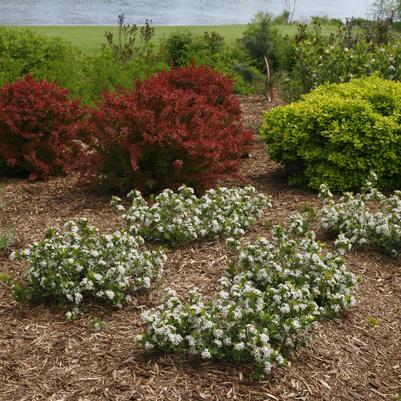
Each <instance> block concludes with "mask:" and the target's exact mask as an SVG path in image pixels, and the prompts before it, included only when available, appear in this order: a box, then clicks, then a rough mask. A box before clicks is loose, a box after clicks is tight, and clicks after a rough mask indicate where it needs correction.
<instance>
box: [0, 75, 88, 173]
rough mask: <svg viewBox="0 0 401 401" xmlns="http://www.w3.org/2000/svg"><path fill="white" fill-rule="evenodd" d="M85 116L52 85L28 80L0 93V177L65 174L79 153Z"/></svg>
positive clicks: (61, 90) (76, 103)
mask: <svg viewBox="0 0 401 401" xmlns="http://www.w3.org/2000/svg"><path fill="white" fill-rule="evenodd" d="M84 115H85V111H84V110H83V109H82V108H81V106H80V103H79V102H78V101H72V100H70V99H69V97H68V90H66V89H62V88H60V87H59V86H58V85H57V84H56V83H51V82H47V81H35V80H34V79H33V78H32V77H31V76H30V75H28V76H27V77H25V78H24V79H22V80H20V81H17V82H15V83H13V84H9V85H5V86H3V87H2V88H0V175H13V176H29V178H30V179H31V180H36V179H38V178H41V179H44V178H47V177H49V176H50V175H57V174H63V173H69V172H70V171H71V170H72V169H73V167H74V163H75V161H76V160H77V159H79V155H80V152H81V150H82V147H81V143H80V142H79V139H80V138H81V133H82V127H83V123H82V121H83V118H84Z"/></svg>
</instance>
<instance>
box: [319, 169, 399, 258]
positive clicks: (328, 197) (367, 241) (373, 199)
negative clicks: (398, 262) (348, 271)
mask: <svg viewBox="0 0 401 401" xmlns="http://www.w3.org/2000/svg"><path fill="white" fill-rule="evenodd" d="M376 182H377V179H376V177H375V176H374V175H372V176H371V178H370V179H369V180H368V182H367V185H366V187H365V188H364V189H363V191H362V192H361V193H358V194H355V195H354V194H352V193H350V192H348V193H346V194H345V195H344V196H343V197H342V198H340V199H339V200H338V201H335V200H334V199H333V195H332V194H331V192H330V190H329V188H328V187H327V186H326V185H322V187H321V193H320V196H321V198H322V199H323V202H324V208H323V209H322V211H321V220H320V225H321V227H322V228H323V229H324V230H326V231H328V232H329V233H330V234H334V235H344V236H346V237H347V238H348V239H349V240H350V242H351V244H353V245H355V246H357V247H363V248H367V247H374V248H379V249H383V250H384V251H386V252H387V253H389V254H390V255H392V256H399V255H400V254H401V191H395V192H394V194H393V195H390V196H385V195H383V194H382V193H381V192H380V191H378V190H377V189H376V188H375V187H374V185H375V183H376Z"/></svg>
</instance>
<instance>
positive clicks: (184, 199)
mask: <svg viewBox="0 0 401 401" xmlns="http://www.w3.org/2000/svg"><path fill="white" fill-rule="evenodd" d="M129 197H130V198H132V204H131V205H130V207H129V208H128V209H126V208H125V207H124V206H123V205H122V204H121V203H120V201H121V199H119V198H117V197H114V198H113V201H112V205H113V206H114V207H115V208H116V209H117V210H118V211H119V212H121V213H122V218H123V219H124V220H125V222H126V224H127V226H128V229H129V231H130V232H131V233H136V232H137V230H138V229H139V234H140V235H141V236H142V237H144V238H145V239H146V240H150V241H156V242H163V243H167V244H170V245H173V246H176V245H180V244H184V243H187V242H190V241H194V240H196V239H204V238H207V239H211V240H215V239H218V238H220V237H223V236H241V235H243V234H244V233H245V231H244V230H245V229H246V228H247V227H249V226H250V225H251V224H254V223H255V222H256V221H257V220H258V219H260V218H261V217H262V215H263V211H264V209H265V208H267V207H269V206H270V203H269V200H268V198H267V197H266V196H265V195H263V194H258V193H257V192H256V190H255V188H253V187H246V188H232V189H229V188H224V187H220V188H217V189H211V190H209V191H207V192H206V193H205V194H204V195H203V196H202V197H197V196H196V195H195V194H194V191H193V189H192V188H187V187H185V186H183V187H180V188H179V189H178V191H177V192H173V191H172V190H170V189H166V190H164V191H163V192H162V193H161V194H159V195H157V196H152V197H151V201H150V204H148V203H147V202H146V200H145V199H144V198H143V197H142V195H141V193H140V192H139V191H132V192H131V193H130V194H129Z"/></svg>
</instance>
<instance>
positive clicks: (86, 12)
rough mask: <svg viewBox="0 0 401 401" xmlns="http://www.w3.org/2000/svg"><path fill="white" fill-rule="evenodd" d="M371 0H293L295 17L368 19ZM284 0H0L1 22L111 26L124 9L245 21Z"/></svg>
mask: <svg viewBox="0 0 401 401" xmlns="http://www.w3.org/2000/svg"><path fill="white" fill-rule="evenodd" d="M372 1H373V0H297V3H296V12H295V16H296V18H299V19H306V18H308V17H310V16H312V15H325V16H330V17H336V18H342V19H345V18H346V17H351V16H354V17H366V14H367V12H368V10H369V7H370V4H371V3H372ZM284 3H285V2H284V1H283V0H247V1H246V0H170V1H162V0H0V24H16V25H114V24H115V21H116V17H117V15H118V14H121V13H124V14H125V15H126V21H127V22H129V23H137V24H138V23H143V22H144V20H145V18H150V19H152V20H153V24H154V25H212V24H241V23H242V24H244V23H247V22H249V20H250V19H251V18H252V16H253V15H255V13H256V12H258V11H265V12H269V13H271V14H279V13H280V12H281V11H282V10H283V8H284Z"/></svg>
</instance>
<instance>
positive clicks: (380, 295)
mask: <svg viewBox="0 0 401 401" xmlns="http://www.w3.org/2000/svg"><path fill="white" fill-rule="evenodd" d="M241 103H242V108H243V110H244V112H245V117H246V121H247V125H248V127H249V128H251V129H253V130H254V132H255V133H256V132H257V130H258V128H259V126H260V123H261V121H260V120H261V117H262V111H263V110H265V109H266V108H268V107H269V106H268V104H267V103H266V101H265V100H264V99H263V98H259V97H246V98H245V97H242V98H241ZM242 173H243V174H244V175H245V176H246V178H247V179H248V183H249V184H250V185H253V186H255V187H256V188H257V190H258V191H259V192H262V193H265V194H266V195H268V196H269V198H270V199H271V201H272V204H273V207H272V208H271V209H270V210H269V212H268V213H266V215H265V217H263V218H261V219H260V220H259V221H258V222H257V224H256V226H254V227H253V228H252V229H250V230H249V231H248V233H247V234H246V241H248V240H250V241H252V240H254V239H255V237H256V236H257V235H259V234H260V235H263V236H269V235H270V233H271V230H270V227H271V225H272V224H281V223H284V222H285V221H286V220H287V218H288V216H289V215H291V214H292V213H294V212H296V211H298V210H299V209H300V207H302V208H303V209H306V208H307V206H306V205H307V204H309V205H311V206H314V207H315V208H316V209H319V208H321V201H320V200H319V199H318V197H317V196H316V193H312V192H310V191H306V190H302V189H299V188H291V187H289V186H288V185H287V183H286V181H285V179H284V178H283V177H281V176H280V168H279V167H278V166H277V165H276V164H274V163H273V162H271V161H270V160H269V159H268V157H267V155H266V149H265V146H264V145H263V144H262V143H260V142H259V143H258V145H257V147H256V148H255V150H254V151H253V152H252V153H251V155H250V157H249V158H248V159H245V160H244V161H243V164H242ZM73 182H74V178H73V177H70V178H56V179H51V180H49V181H47V182H35V183H27V182H26V181H22V180H15V179H6V180H4V181H3V182H2V186H3V187H4V203H5V208H4V209H3V210H2V211H1V213H0V226H14V227H15V232H16V245H15V249H16V248H18V249H24V248H25V246H26V245H27V244H29V243H31V242H33V241H35V240H39V239H41V238H42V234H43V228H44V227H48V226H58V227H62V226H63V224H64V223H65V222H66V221H68V220H71V219H74V220H76V219H79V218H82V217H86V218H88V219H89V221H90V222H91V224H93V225H95V226H97V227H99V228H100V231H101V232H110V231H113V230H115V229H118V228H119V227H121V225H122V221H121V220H120V218H119V217H118V214H116V213H115V211H113V209H112V208H110V206H109V203H110V197H109V196H108V195H99V194H96V193H94V192H89V191H88V190H87V189H85V188H82V187H81V188H79V187H78V188H77V187H75V186H74V185H73ZM168 257H169V260H168V262H167V264H166V266H165V273H164V276H163V278H162V282H161V284H160V287H158V288H156V289H155V290H153V291H150V292H146V293H143V294H139V295H138V297H135V299H134V300H133V302H132V303H131V304H130V305H129V306H127V307H126V308H124V309H122V310H118V311H116V312H113V313H111V310H108V309H107V308H104V307H101V308H99V307H98V306H96V304H93V305H92V304H89V305H87V313H86V314H85V315H84V316H83V317H82V318H80V319H78V320H76V321H75V322H73V323H67V322H64V321H62V319H60V315H61V313H60V312H61V311H60V308H59V307H56V306H54V307H50V308H49V307H48V306H43V305H36V306H34V307H31V306H30V307H25V306H21V305H20V304H18V303H16V302H15V301H14V300H13V299H12V297H11V294H10V292H9V290H8V288H5V287H0V321H1V322H2V324H1V327H0V345H1V346H0V383H1V384H2V385H1V387H0V399H5V400H21V399H24V398H25V399H35V400H59V399H66V400H79V399H80V398H81V399H85V400H109V399H112V400H132V399H135V400H163V399H166V400H179V399H184V400H230V399H233V400H234V399H236V400H248V399H251V400H257V401H262V400H269V399H272V400H280V401H281V400H296V399H304V400H308V401H309V400H316V401H317V400H319V401H320V400H324V401H333V400H375V401H378V400H393V399H394V398H395V395H396V394H397V392H398V393H399V385H400V381H401V366H400V360H399V356H400V354H401V338H400V333H401V318H400V310H401V294H400V291H399V288H400V286H401V270H400V262H399V259H394V258H390V257H387V256H385V255H383V254H382V253H380V252H376V251H370V250H369V251H368V250H366V251H360V250H358V251H355V252H354V251H352V252H350V253H348V254H347V255H346V262H347V265H348V268H349V269H350V270H351V271H352V272H353V273H355V274H357V275H360V276H362V282H361V284H360V288H359V292H358V294H357V302H358V306H357V307H356V308H353V309H351V310H350V312H348V313H347V315H345V316H344V317H342V318H341V319H340V320H332V321H322V322H320V323H319V324H318V326H317V327H316V328H315V329H314V332H313V336H314V341H313V342H312V343H311V345H310V346H309V347H308V348H303V349H302V350H300V351H299V352H298V353H297V354H296V355H295V357H294V358H293V359H292V361H291V362H292V366H290V367H283V368H276V369H275V370H274V371H273V372H272V374H271V375H269V376H267V377H266V378H265V379H262V380H260V381H255V380H251V375H252V373H253V371H254V367H253V366H249V368H248V367H247V366H245V367H244V366H243V365H242V366H240V367H238V366H235V365H233V364H228V363H221V362H217V363H216V362H212V361H204V362H199V361H197V360H192V359H187V358H186V357H182V356H180V355H162V356H161V355H158V354H156V353H154V354H150V353H149V351H146V350H143V349H142V348H141V347H139V346H137V345H135V343H134V342H133V338H134V336H135V335H136V334H141V333H142V332H143V325H142V323H141V320H140V315H141V312H142V311H143V310H145V309H149V308H152V307H155V306H157V305H159V304H160V299H161V296H162V294H163V288H166V287H171V288H173V289H174V290H176V291H177V293H178V296H179V297H180V298H181V299H184V298H185V296H186V295H187V293H188V290H189V289H190V288H192V287H193V286H194V285H196V286H197V287H198V288H199V289H200V292H201V293H202V294H203V296H204V297H206V298H210V297H211V296H212V295H213V294H215V293H216V289H217V287H218V279H219V278H220V277H221V276H222V275H223V273H224V270H225V268H226V266H227V262H228V260H229V254H228V252H227V250H226V248H225V245H224V240H222V241H220V242H213V243H209V242H202V243H198V244H191V245H188V246H184V247H180V248H178V249H175V250H170V251H169V252H168ZM0 272H1V273H8V274H11V275H13V276H14V277H15V278H18V277H19V276H20V274H21V272H20V271H19V270H18V269H17V267H16V265H15V264H14V263H12V262H11V261H9V260H8V254H7V253H6V254H5V255H2V256H1V257H0ZM66 310H67V309H66Z"/></svg>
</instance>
